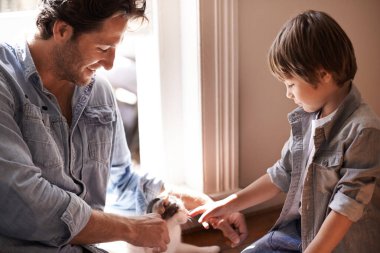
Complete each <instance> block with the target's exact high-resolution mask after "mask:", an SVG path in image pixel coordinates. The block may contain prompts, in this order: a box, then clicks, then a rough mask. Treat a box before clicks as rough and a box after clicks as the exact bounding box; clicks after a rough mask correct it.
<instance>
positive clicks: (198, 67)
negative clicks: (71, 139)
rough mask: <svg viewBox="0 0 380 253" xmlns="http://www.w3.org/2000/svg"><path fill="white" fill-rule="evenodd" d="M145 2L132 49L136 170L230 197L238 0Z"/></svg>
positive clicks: (234, 171) (234, 180) (234, 168)
mask: <svg viewBox="0 0 380 253" xmlns="http://www.w3.org/2000/svg"><path fill="white" fill-rule="evenodd" d="M149 3H150V4H151V6H152V9H150V10H148V13H149V12H150V13H151V14H152V16H151V20H150V25H149V28H148V32H146V33H144V34H145V35H144V36H141V37H142V40H141V41H140V42H139V43H137V44H138V46H137V48H136V64H137V81H138V97H139V126H140V155H141V166H142V168H143V169H145V170H148V171H150V172H151V173H153V174H156V175H158V176H160V177H162V178H163V179H164V180H165V181H166V182H169V183H174V184H181V185H186V186H189V187H190V188H193V189H196V190H200V191H204V192H206V193H209V194H212V195H214V196H216V195H225V194H229V193H230V192H233V191H236V190H237V189H238V188H239V182H238V178H239V177H238V174H239V169H238V160H239V157H238V41H237V37H238V36H237V35H238V31H237V0H213V1H211V0H186V1H177V0H165V1H162V0H151V1H150V2H148V6H149ZM148 73H149V74H148Z"/></svg>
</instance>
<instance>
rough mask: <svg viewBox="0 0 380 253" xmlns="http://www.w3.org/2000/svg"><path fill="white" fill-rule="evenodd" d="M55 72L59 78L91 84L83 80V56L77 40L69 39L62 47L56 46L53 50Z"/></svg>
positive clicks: (74, 82)
mask: <svg viewBox="0 0 380 253" xmlns="http://www.w3.org/2000/svg"><path fill="white" fill-rule="evenodd" d="M52 61H53V72H54V74H55V75H56V77H57V79H58V80H66V81H69V82H71V83H73V84H75V85H78V86H85V85H87V84H89V82H90V81H91V79H90V80H83V77H82V76H83V73H81V71H82V68H81V63H83V57H82V55H81V52H80V51H79V50H78V46H77V44H76V42H75V41H72V40H70V41H67V42H66V43H65V44H64V45H63V46H62V47H58V46H57V47H56V48H54V49H53V52H52Z"/></svg>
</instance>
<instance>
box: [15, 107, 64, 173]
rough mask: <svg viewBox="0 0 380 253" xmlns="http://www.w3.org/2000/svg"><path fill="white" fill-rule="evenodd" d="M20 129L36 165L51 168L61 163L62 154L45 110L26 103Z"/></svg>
mask: <svg viewBox="0 0 380 253" xmlns="http://www.w3.org/2000/svg"><path fill="white" fill-rule="evenodd" d="M21 131H22V134H23V137H24V140H25V142H26V144H27V145H28V147H29V151H30V154H31V156H32V160H33V163H34V164H35V165H36V166H38V167H40V168H42V169H52V168H55V167H59V166H62V165H63V159H62V155H61V153H60V151H59V148H58V146H57V144H56V141H55V140H54V138H53V135H52V129H51V123H50V117H49V115H48V113H47V112H44V111H41V108H40V107H38V106H35V105H33V104H31V103H26V104H25V105H24V117H23V119H22V125H21Z"/></svg>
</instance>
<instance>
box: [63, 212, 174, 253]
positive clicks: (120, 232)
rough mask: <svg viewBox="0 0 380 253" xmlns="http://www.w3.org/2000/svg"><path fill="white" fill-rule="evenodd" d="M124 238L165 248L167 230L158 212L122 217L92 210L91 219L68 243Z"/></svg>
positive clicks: (90, 242) (167, 236) (148, 245)
mask: <svg viewBox="0 0 380 253" xmlns="http://www.w3.org/2000/svg"><path fill="white" fill-rule="evenodd" d="M111 241H126V242H128V243H130V244H133V245H135V246H140V247H149V248H160V250H161V251H166V249H167V246H166V245H167V244H168V243H169V241H170V239H169V234H168V229H167V225H166V222H165V221H164V220H163V219H162V218H161V217H160V215H159V214H147V215H142V216H132V217H123V216H119V215H115V214H110V213H104V212H101V211H95V210H93V211H92V213H91V217H90V220H89V221H88V223H87V225H86V226H85V227H84V228H83V230H82V231H81V232H79V234H77V235H76V236H75V237H74V238H73V239H72V241H71V242H70V243H71V244H78V245H81V244H82V245H83V244H93V243H100V242H111Z"/></svg>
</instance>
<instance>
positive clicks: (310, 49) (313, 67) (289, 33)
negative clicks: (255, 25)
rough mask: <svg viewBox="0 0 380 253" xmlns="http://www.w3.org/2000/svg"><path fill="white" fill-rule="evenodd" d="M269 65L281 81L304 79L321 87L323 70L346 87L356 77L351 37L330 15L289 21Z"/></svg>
mask: <svg viewBox="0 0 380 253" xmlns="http://www.w3.org/2000/svg"><path fill="white" fill-rule="evenodd" d="M268 60H269V66H270V69H271V71H272V73H273V75H274V76H276V77H277V78H278V79H279V80H282V81H283V80H284V79H286V78H290V77H300V78H302V79H303V80H305V81H306V82H308V83H311V84H313V85H315V84H317V83H318V82H319V80H320V76H319V70H320V69H321V68H323V69H325V70H326V71H328V72H330V73H331V74H332V77H333V79H334V81H335V82H336V83H337V84H338V85H342V84H343V83H345V82H346V81H348V80H352V79H353V78H354V77H355V74H356V70H357V66H356V58H355V53H354V48H353V46H352V43H351V41H350V39H349V38H348V36H347V34H346V33H345V32H344V31H343V29H342V28H341V27H340V26H339V24H338V23H337V22H336V21H335V20H334V19H333V18H331V17H330V16H329V15H328V14H326V13H324V12H320V11H313V10H310V11H306V12H303V13H301V14H299V15H298V16H296V17H295V18H293V19H291V20H290V21H288V22H287V23H286V24H285V25H284V27H283V28H282V30H281V31H280V32H279V33H278V35H277V37H276V39H275V40H274V41H273V44H272V46H271V47H270V49H269V54H268Z"/></svg>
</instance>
